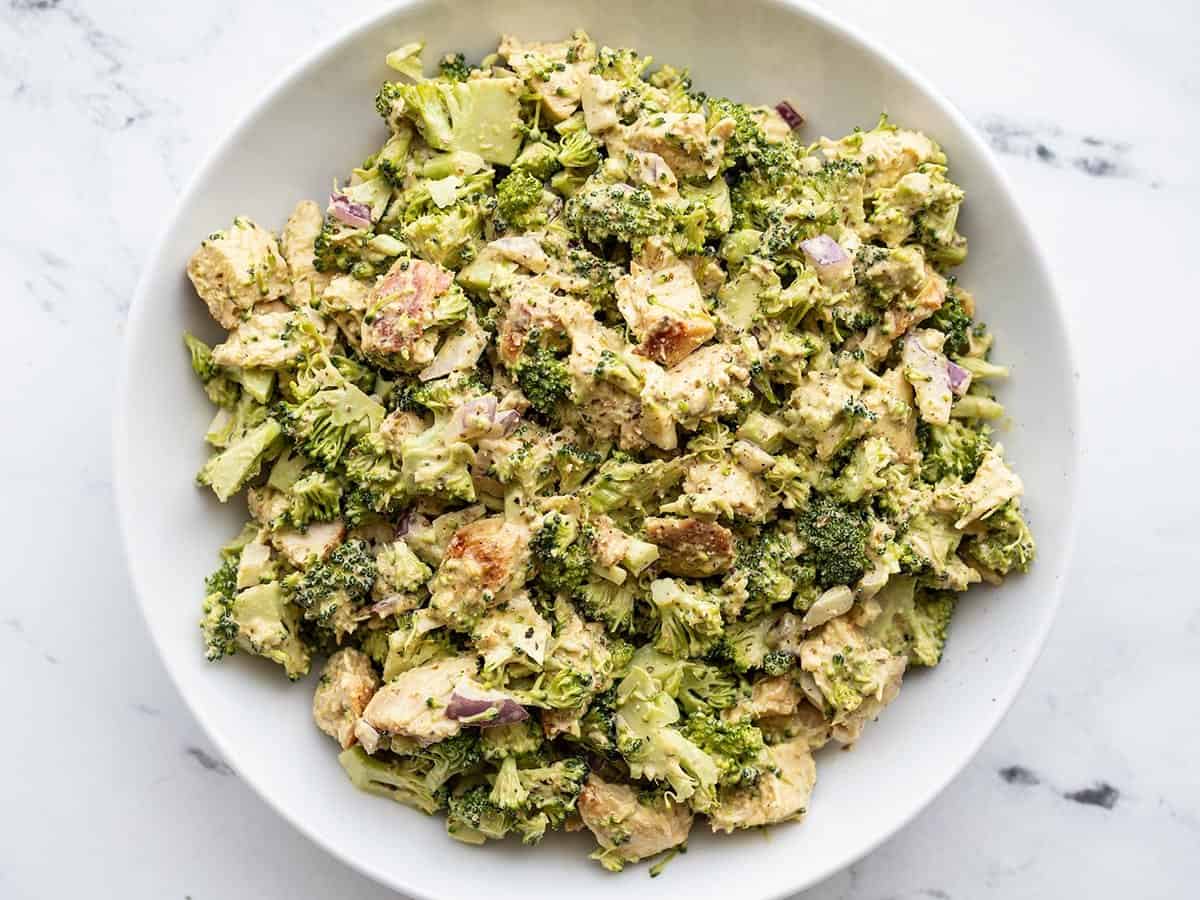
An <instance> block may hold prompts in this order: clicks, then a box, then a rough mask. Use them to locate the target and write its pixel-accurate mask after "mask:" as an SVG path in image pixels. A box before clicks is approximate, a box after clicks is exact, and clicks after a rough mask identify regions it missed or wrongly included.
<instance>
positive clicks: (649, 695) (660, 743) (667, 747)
mask: <svg viewBox="0 0 1200 900" xmlns="http://www.w3.org/2000/svg"><path fill="white" fill-rule="evenodd" d="M678 721H679V708H678V707H677V706H676V705H675V701H674V700H672V699H671V697H670V695H669V694H668V693H667V692H666V691H665V690H663V686H662V683H661V682H660V681H658V679H657V678H656V677H655V676H654V675H651V674H650V673H649V672H647V671H646V670H645V669H643V668H641V667H639V666H633V667H632V668H631V669H630V672H629V674H628V675H626V676H625V678H624V679H622V681H621V683H620V685H618V687H617V749H618V750H619V751H620V753H621V755H622V756H623V757H624V758H625V761H626V762H627V763H628V765H629V773H630V774H631V775H632V776H633V777H634V778H649V779H652V780H656V781H666V782H668V783H669V784H670V785H671V788H672V791H673V792H674V795H675V799H676V800H677V801H685V800H690V801H691V804H692V806H693V807H695V808H696V809H698V810H704V809H707V808H710V807H711V806H712V804H713V802H714V801H715V798H716V788H717V785H718V782H719V781H720V777H721V770H720V768H719V767H718V766H717V764H716V762H715V761H714V760H713V758H712V757H711V756H709V755H708V754H707V753H705V752H704V751H703V750H701V749H700V748H699V747H698V746H696V744H694V743H693V742H692V741H690V740H688V738H687V737H685V736H684V735H683V733H682V732H680V731H679V730H678V729H676V728H672V727H670V726H672V725H674V724H675V723H676V722H678Z"/></svg>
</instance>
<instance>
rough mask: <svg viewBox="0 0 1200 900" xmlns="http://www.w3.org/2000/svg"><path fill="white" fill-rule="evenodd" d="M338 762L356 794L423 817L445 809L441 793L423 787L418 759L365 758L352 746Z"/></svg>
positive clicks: (361, 752) (357, 747)
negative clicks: (392, 802)
mask: <svg viewBox="0 0 1200 900" xmlns="http://www.w3.org/2000/svg"><path fill="white" fill-rule="evenodd" d="M338 762H339V763H341V764H342V768H343V769H345V771H346V774H347V775H348V776H349V777H350V781H351V782H352V783H353V784H354V786H355V787H356V788H358V789H359V790H360V791H366V792H367V793H369V794H378V795H379V796H381V797H387V798H389V799H391V800H395V801H396V802H397V803H403V804H405V805H406V806H412V807H414V808H416V809H419V810H421V812H423V813H425V814H426V815H433V814H434V813H435V812H437V811H438V810H439V809H441V808H442V807H443V806H444V805H445V799H444V797H443V796H442V792H440V791H436V790H430V789H429V787H428V786H427V785H426V782H425V774H426V773H425V771H424V768H425V767H424V766H423V765H422V761H421V760H419V759H414V758H398V759H385V758H384V757H382V756H368V755H367V752H366V751H365V750H363V748H362V747H361V746H355V747H351V748H350V749H349V750H346V751H343V752H342V753H341V754H340V755H339V756H338Z"/></svg>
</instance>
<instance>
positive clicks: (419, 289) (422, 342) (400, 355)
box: [362, 258, 454, 369]
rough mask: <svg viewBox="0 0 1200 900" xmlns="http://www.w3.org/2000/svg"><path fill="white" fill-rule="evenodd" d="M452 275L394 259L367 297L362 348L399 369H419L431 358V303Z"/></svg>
mask: <svg viewBox="0 0 1200 900" xmlns="http://www.w3.org/2000/svg"><path fill="white" fill-rule="evenodd" d="M453 282H454V273H452V272H449V271H447V270H446V269H443V268H442V267H441V266H439V265H435V264H434V263H429V262H425V261H423V260H419V259H407V258H405V259H400V260H397V261H396V262H395V263H394V264H393V265H392V267H391V268H390V269H388V272H387V274H386V275H384V276H383V278H381V279H380V280H379V282H378V283H377V284H376V285H375V286H374V287H373V288H372V289H371V293H370V294H369V295H368V297H367V310H368V312H367V316H366V318H365V319H364V320H363V327H362V349H363V352H364V353H367V354H372V355H374V356H376V357H379V356H380V355H382V356H384V357H386V358H389V359H398V360H399V361H400V366H401V367H402V368H405V369H408V368H413V367H416V368H420V367H421V366H424V365H425V364H427V363H428V362H430V361H431V360H432V359H433V355H434V350H435V349H436V335H433V336H432V338H433V339H432V340H430V337H431V336H429V335H427V334H426V329H427V328H429V327H430V326H431V325H433V324H434V301H435V300H437V298H438V297H440V296H441V295H442V294H444V293H446V291H447V290H449V288H450V285H451V284H452V283H453Z"/></svg>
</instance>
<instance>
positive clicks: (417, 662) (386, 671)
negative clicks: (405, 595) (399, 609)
mask: <svg viewBox="0 0 1200 900" xmlns="http://www.w3.org/2000/svg"><path fill="white" fill-rule="evenodd" d="M387 645H388V649H387V655H386V657H385V658H384V662H383V680H384V681H393V680H394V679H395V678H396V677H398V676H399V675H402V674H404V673H405V672H407V671H408V670H409V669H416V668H419V667H420V666H424V665H427V664H429V663H431V662H437V661H438V660H440V659H450V658H452V657H454V656H457V655H458V652H459V651H458V649H457V648H456V647H455V646H454V645H453V644H452V643H451V641H450V637H449V634H448V633H447V632H446V630H445V629H438V630H436V631H422V630H421V629H420V628H418V627H416V622H415V621H414V616H412V615H408V616H403V617H400V627H399V628H397V629H396V630H395V631H393V632H392V633H391V634H389V635H388V639H387Z"/></svg>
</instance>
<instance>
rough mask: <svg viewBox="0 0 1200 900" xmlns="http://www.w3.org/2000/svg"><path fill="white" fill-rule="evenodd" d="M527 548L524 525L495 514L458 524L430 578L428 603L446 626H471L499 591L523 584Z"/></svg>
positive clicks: (526, 530) (527, 534)
mask: <svg viewBox="0 0 1200 900" xmlns="http://www.w3.org/2000/svg"><path fill="white" fill-rule="evenodd" d="M528 547H529V529H528V528H527V527H525V526H524V525H520V524H517V523H515V522H508V521H506V520H505V519H504V518H503V517H500V516H493V517H491V518H487V519H480V520H479V521H477V522H472V523H471V524H469V525H464V526H463V527H462V528H459V529H458V531H456V532H455V533H454V537H453V538H451V539H450V543H449V545H448V546H447V547H446V553H445V555H444V556H443V558H442V563H441V566H440V567H439V568H438V571H437V574H436V575H434V577H433V581H431V582H430V586H429V589H430V593H431V594H432V597H431V598H430V601H429V608H430V609H431V610H432V611H433V614H434V615H435V616H436V617H437V618H438V620H440V621H442V622H445V623H446V624H447V625H450V626H452V627H455V628H463V627H469V626H471V625H473V624H474V622H476V621H478V619H479V618H480V617H481V616H482V615H483V614H484V613H485V612H486V611H487V609H488V607H489V606H491V605H492V603H493V602H494V601H495V599H496V595H497V594H499V593H500V591H501V590H503V589H505V588H512V589H514V590H515V589H516V588H519V587H520V586H521V584H523V583H524V580H525V579H524V573H525V564H526V562H527V560H528Z"/></svg>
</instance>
